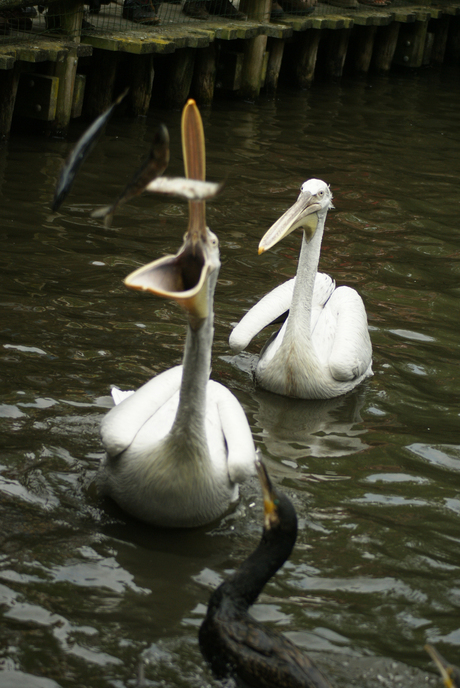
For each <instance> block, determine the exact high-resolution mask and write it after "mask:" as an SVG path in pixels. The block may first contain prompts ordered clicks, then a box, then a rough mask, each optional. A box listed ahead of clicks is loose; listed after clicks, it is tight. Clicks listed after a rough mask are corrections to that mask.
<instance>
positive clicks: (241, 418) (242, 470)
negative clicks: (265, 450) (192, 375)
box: [207, 380, 256, 483]
mask: <svg viewBox="0 0 460 688" xmlns="http://www.w3.org/2000/svg"><path fill="white" fill-rule="evenodd" d="M207 391H208V394H209V395H211V394H212V398H213V399H214V401H215V403H216V404H217V411H218V414H219V419H220V424H221V428H222V432H223V435H224V437H225V442H226V445H227V468H228V474H229V476H230V480H231V481H232V482H234V483H241V482H244V480H246V479H247V478H248V477H249V476H251V475H255V472H256V471H255V458H256V455H255V449H254V442H253V440H252V434H251V430H250V428H249V424H248V421H247V418H246V414H245V413H244V411H243V408H242V407H241V404H240V402H239V401H238V399H237V398H236V397H235V396H234V394H232V393H231V392H230V390H228V389H227V388H226V387H224V386H223V385H220V384H219V383H218V382H214V380H210V381H209V383H208V390H207Z"/></svg>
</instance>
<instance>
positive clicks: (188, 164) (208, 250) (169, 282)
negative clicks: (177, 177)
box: [124, 99, 220, 329]
mask: <svg viewBox="0 0 460 688" xmlns="http://www.w3.org/2000/svg"><path fill="white" fill-rule="evenodd" d="M182 150H183V155H184V164H185V173H186V176H187V178H189V179H198V180H202V181H204V179H205V174H206V171H205V170H206V167H205V144H204V132H203V122H202V120H201V116H200V113H199V110H198V108H197V106H196V103H195V101H194V100H191V99H190V100H189V101H188V102H187V104H186V106H185V108H184V111H183V114H182ZM219 268H220V260H219V242H218V239H217V237H216V235H215V234H213V232H211V231H210V230H209V228H208V227H207V226H206V204H205V202H204V201H189V223H188V228H187V232H186V234H185V237H184V243H183V245H182V248H181V249H180V250H179V251H178V253H176V255H174V256H165V257H164V258H159V259H158V260H155V261H153V263H149V264H148V265H144V266H143V267H141V268H139V269H138V270H135V271H134V272H133V273H131V274H130V275H128V277H126V279H125V281H124V283H125V285H126V286H127V287H130V288H131V289H140V290H142V291H147V292H150V293H151V294H156V295H157V296H162V297H164V298H168V299H173V300H174V301H176V302H177V303H179V304H180V305H181V306H183V307H184V308H185V309H186V311H187V313H188V315H189V322H190V325H191V327H192V328H193V329H197V328H198V327H199V326H200V323H202V321H203V319H204V318H207V317H208V315H209V314H210V308H211V305H210V300H209V298H208V296H209V295H208V287H207V285H208V282H209V277H210V275H212V274H213V273H214V274H215V279H217V272H218V270H219ZM216 271H217V272H216Z"/></svg>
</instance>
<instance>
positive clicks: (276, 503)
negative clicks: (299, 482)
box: [256, 459, 297, 540]
mask: <svg viewBox="0 0 460 688" xmlns="http://www.w3.org/2000/svg"><path fill="white" fill-rule="evenodd" d="M256 469H257V475H258V476H259V480H260V484H261V486H262V493H263V498H264V535H267V536H269V535H270V533H279V532H280V531H281V532H284V533H290V534H291V535H293V536H294V540H295V538H296V536H297V515H296V512H295V509H294V506H293V505H292V503H291V502H290V500H289V499H288V498H287V497H286V495H285V494H284V492H280V491H279V490H277V489H275V488H274V487H273V485H272V482H271V480H270V476H269V475H268V472H267V469H266V468H265V465H264V464H263V463H262V461H261V460H260V459H257V460H256Z"/></svg>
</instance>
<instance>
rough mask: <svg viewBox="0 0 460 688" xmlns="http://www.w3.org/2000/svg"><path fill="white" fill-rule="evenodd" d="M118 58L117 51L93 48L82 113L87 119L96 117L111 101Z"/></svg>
mask: <svg viewBox="0 0 460 688" xmlns="http://www.w3.org/2000/svg"><path fill="white" fill-rule="evenodd" d="M118 58H119V53H115V52H109V51H107V50H98V49H97V48H95V49H94V50H93V56H92V59H91V69H90V70H89V71H88V74H87V77H86V95H85V102H84V104H83V113H84V115H85V117H87V118H88V119H96V117H99V115H101V114H102V113H103V112H104V110H106V109H107V108H108V107H109V106H110V105H111V104H112V103H113V100H114V86H115V78H116V75H117V67H118Z"/></svg>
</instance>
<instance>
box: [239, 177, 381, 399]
mask: <svg viewBox="0 0 460 688" xmlns="http://www.w3.org/2000/svg"><path fill="white" fill-rule="evenodd" d="M331 206H332V193H331V190H330V188H329V186H328V185H327V184H326V183H325V182H323V181H321V180H320V179H310V180H309V181H307V182H304V184H303V185H302V187H301V190H300V194H299V197H298V199H297V201H296V202H295V203H294V205H293V206H292V207H291V208H289V210H287V211H286V212H285V213H284V215H282V216H281V217H280V218H279V220H277V221H276V222H275V224H274V225H272V226H271V227H270V229H269V230H268V231H267V232H266V234H265V235H264V236H263V237H262V239H261V241H260V244H259V254H260V253H263V252H264V251H266V250H268V249H269V248H272V246H274V245H275V244H276V243H277V242H278V241H280V239H282V238H283V237H285V236H287V235H288V234H290V232H292V231H293V230H294V229H298V228H299V229H302V230H303V237H302V248H301V251H300V256H299V263H298V267H297V274H296V276H295V278H294V279H292V280H289V281H288V282H285V283H284V284H281V285H280V286H278V287H276V288H275V289H274V290H273V291H271V292H270V293H269V294H267V295H266V296H264V297H263V298H262V299H261V300H260V301H259V302H258V303H257V304H256V305H255V306H253V307H252V308H251V309H250V310H249V311H248V312H247V313H246V315H245V316H244V317H243V318H242V320H241V321H240V322H239V323H238V325H237V326H236V327H235V329H234V330H233V331H232V333H231V335H230V346H231V348H232V350H233V351H234V352H235V353H239V352H240V351H242V350H243V349H244V348H246V346H247V345H248V344H249V342H250V341H251V339H252V338H253V337H254V336H255V335H256V334H257V333H258V332H260V331H261V330H262V329H263V328H264V327H265V326H266V325H268V324H270V323H271V322H273V321H274V320H276V319H277V318H279V317H280V316H281V315H282V314H284V313H285V312H286V311H289V314H288V317H287V319H286V321H285V323H284V325H283V327H282V328H281V330H280V331H279V332H278V334H277V335H276V337H275V338H273V339H270V340H269V341H268V342H267V344H266V345H265V347H264V348H263V350H262V352H261V354H260V358H259V360H258V362H257V367H256V370H255V377H256V380H257V382H258V383H259V384H260V386H261V387H264V388H265V389H268V390H269V391H271V392H276V393H277V394H283V395H285V396H290V397H299V398H302V399H330V398H332V397H337V396H340V395H341V394H345V393H346V392H349V391H350V390H352V389H353V388H354V387H356V385H359V383H360V382H362V381H363V380H364V379H365V378H366V377H369V376H370V375H372V345H371V341H370V337H369V331H368V326H367V316H366V310H365V308H364V304H363V302H362V299H361V297H360V296H359V294H358V293H357V292H356V291H355V290H354V289H351V288H350V287H338V288H337V289H336V288H335V281H334V280H333V279H332V278H331V277H329V276H328V275H325V274H323V273H318V272H317V269H318V262H319V255H320V250H321V240H322V237H323V232H324V224H325V221H326V215H327V211H328V209H329V208H330V207H331Z"/></svg>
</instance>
